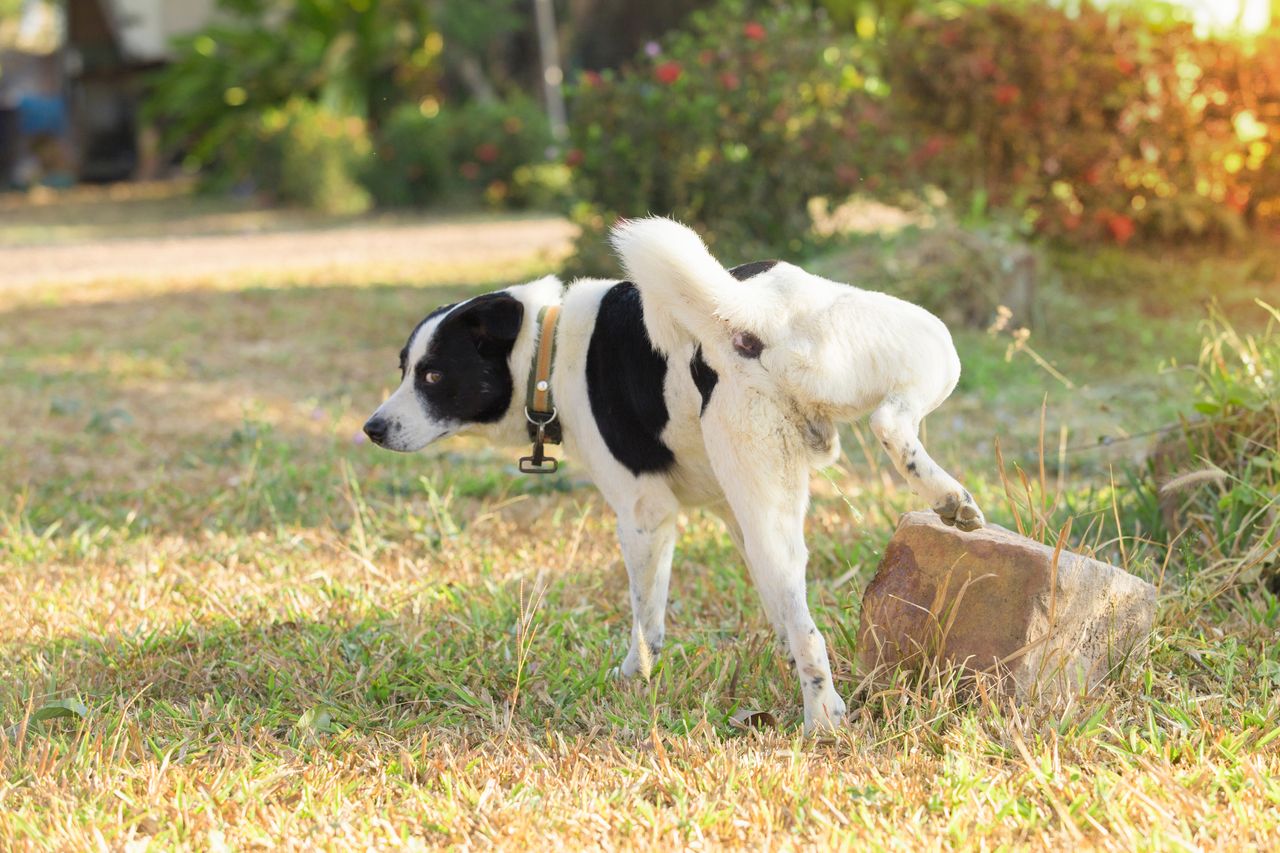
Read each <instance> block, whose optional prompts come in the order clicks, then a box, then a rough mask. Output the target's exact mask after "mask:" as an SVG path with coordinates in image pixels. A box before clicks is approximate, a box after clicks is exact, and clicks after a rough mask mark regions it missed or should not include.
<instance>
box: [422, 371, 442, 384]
mask: <svg viewBox="0 0 1280 853" xmlns="http://www.w3.org/2000/svg"><path fill="white" fill-rule="evenodd" d="M443 378H444V374H442V373H441V372H440V371H438V370H428V371H427V372H426V373H424V374H422V381H423V382H425V383H427V384H428V385H435V384H436V383H437V382H439V381H440V380H441V379H443Z"/></svg>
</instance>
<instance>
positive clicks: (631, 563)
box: [614, 478, 680, 678]
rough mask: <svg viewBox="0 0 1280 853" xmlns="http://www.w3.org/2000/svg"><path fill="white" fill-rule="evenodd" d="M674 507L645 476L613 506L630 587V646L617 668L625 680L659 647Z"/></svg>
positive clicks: (673, 532) (668, 492) (672, 549)
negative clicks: (632, 494) (629, 496)
mask: <svg viewBox="0 0 1280 853" xmlns="http://www.w3.org/2000/svg"><path fill="white" fill-rule="evenodd" d="M679 506H680V505H679V502H678V501H677V500H676V497H675V495H673V494H672V493H671V490H670V489H668V488H667V487H666V485H665V484H663V483H660V482H659V481H657V479H656V478H650V480H649V482H643V481H642V482H641V484H640V485H639V487H638V488H637V489H636V491H635V499H634V501H633V502H630V503H629V504H624V505H622V506H615V508H614V509H615V512H617V514H618V541H619V542H620V543H621V544H622V558H623V560H624V561H625V562H626V564H627V577H628V578H629V579H630V586H631V614H632V627H631V648H630V649H629V650H628V652H627V657H626V659H625V660H624V661H623V662H622V668H621V670H620V672H621V673H622V675H624V676H626V677H628V678H630V677H631V676H633V675H635V674H636V673H637V672H640V671H641V670H642V669H644V668H646V667H647V664H646V663H645V657H646V656H647V658H648V663H650V664H651V663H652V662H653V660H654V659H655V658H656V657H657V656H658V652H659V651H661V649H662V641H663V637H664V634H665V620H666V612H667V592H668V588H669V586H670V583H671V558H672V555H673V553H674V552H675V546H676V514H677V511H678V510H679Z"/></svg>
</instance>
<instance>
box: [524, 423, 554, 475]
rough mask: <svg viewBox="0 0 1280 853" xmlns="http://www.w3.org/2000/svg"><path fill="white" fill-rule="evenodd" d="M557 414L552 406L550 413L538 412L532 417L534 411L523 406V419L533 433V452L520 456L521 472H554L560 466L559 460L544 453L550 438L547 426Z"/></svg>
mask: <svg viewBox="0 0 1280 853" xmlns="http://www.w3.org/2000/svg"><path fill="white" fill-rule="evenodd" d="M558 414H559V412H557V411H556V409H555V408H554V407H553V408H552V409H551V413H550V414H547V413H546V412H538V413H537V417H534V413H533V412H531V411H530V410H529V407H528V406H525V409H524V416H525V420H527V421H528V422H529V431H530V432H531V433H533V435H532V439H533V454H532V455H531V456H521V457H520V473H521V474H554V473H555V472H556V469H558V468H559V467H560V462H559V460H557V459H556V458H555V457H553V456H547V455H546V447H545V445H546V444H547V443H548V442H549V441H551V440H552V439H551V437H549V436H548V435H547V427H548V426H550V425H551V424H552V422H554V421H555V419H556V416H557V415H558Z"/></svg>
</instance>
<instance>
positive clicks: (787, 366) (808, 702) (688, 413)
mask: <svg viewBox="0 0 1280 853" xmlns="http://www.w3.org/2000/svg"><path fill="white" fill-rule="evenodd" d="M611 241H612V244H613V247H614V249H615V251H616V253H617V255H618V257H619V259H620V261H621V262H622V266H623V268H624V269H625V271H626V273H627V280H622V281H617V280H604V279H579V280H577V281H575V282H574V283H573V284H572V285H570V286H569V287H567V288H566V287H565V286H564V285H563V284H562V283H561V281H560V280H559V279H557V278H555V277H547V278H543V279H540V280H538V281H534V282H531V283H529V284H523V285H518V286H513V287H509V288H506V289H505V290H500V291H497V292H494V293H488V294H484V295H482V296H477V297H474V298H472V299H468V300H465V301H463V302H459V303H456V304H452V305H446V306H444V307H442V308H438V309H436V310H435V311H433V312H432V313H431V314H429V315H427V317H426V318H425V319H424V320H422V322H420V323H419V324H418V325H417V327H416V328H414V330H413V332H412V333H411V334H410V335H409V339H408V342H407V343H406V344H405V346H404V349H403V350H402V351H401V353H400V370H401V382H400V385H399V386H398V387H397V388H396V390H395V391H394V392H393V393H392V394H391V396H390V397H389V398H388V399H387V400H386V401H385V402H384V403H383V404H382V405H381V406H379V407H378V408H377V410H376V411H375V412H374V413H373V415H372V416H371V417H370V418H369V420H368V422H367V423H366V424H365V425H364V431H365V433H366V434H367V435H368V436H369V438H370V439H371V440H372V441H373V442H374V443H376V444H378V445H379V446H381V447H384V448H387V449H390V450H396V451H403V452H412V451H416V450H419V449H421V448H423V447H425V446H427V445H428V444H431V443H432V442H434V441H438V440H439V439H442V438H445V437H447V436H450V435H454V434H457V433H461V432H467V433H472V434H480V435H482V436H485V437H487V438H488V439H490V440H492V441H493V442H495V443H499V444H505V445H512V444H518V443H521V442H522V441H530V440H531V441H532V442H533V444H534V449H533V454H532V455H531V456H528V457H524V458H523V459H522V460H521V468H522V470H529V471H541V470H547V468H546V466H547V463H548V460H547V457H546V455H545V450H544V445H545V444H546V443H547V442H551V441H562V442H563V445H564V449H565V452H566V453H567V454H568V455H569V456H572V457H574V458H575V459H577V460H579V462H580V463H581V464H582V465H583V467H584V468H585V469H586V471H587V473H588V475H589V476H590V477H591V479H592V481H593V482H594V483H595V484H596V485H597V487H598V488H599V490H600V492H601V493H602V494H603V496H604V498H605V500H606V501H607V502H608V503H609V505H610V507H612V508H613V510H614V512H615V513H616V515H617V532H618V539H619V542H620V544H621V548H622V555H623V559H624V562H625V563H626V567H627V574H628V578H629V581H630V592H631V607H632V615H633V623H632V631H631V642H630V648H629V649H628V651H627V654H626V657H625V659H624V660H623V661H622V664H621V666H620V667H619V672H620V674H621V675H622V676H624V677H630V676H633V675H634V674H635V673H636V672H638V671H640V670H641V668H642V666H644V667H647V666H648V662H649V661H651V660H653V659H654V658H656V656H657V655H658V653H659V651H660V649H661V647H662V643H663V639H664V617H665V611H666V606H667V591H668V584H669V581H670V577H671V562H672V554H673V552H674V549H675V544H676V535H677V529H676V528H677V517H678V514H679V511H680V509H681V508H682V507H688V506H703V507H706V508H708V509H710V510H711V511H712V512H714V513H715V514H716V515H718V516H719V517H720V518H721V519H723V521H724V523H725V525H726V527H727V529H728V533H729V536H730V538H731V539H732V540H733V542H734V543H735V545H736V546H737V547H738V550H739V552H740V553H741V554H742V555H743V557H744V558H745V562H746V564H747V567H748V571H749V573H750V575H751V578H752V580H753V582H754V583H755V585H756V588H757V590H758V591H759V594H760V598H761V601H762V603H763V606H764V611H765V614H766V615H767V617H768V618H769V621H770V623H771V624H772V625H773V627H774V629H775V631H776V632H777V635H778V638H779V640H780V643H781V644H782V646H783V647H784V648H785V649H786V650H787V652H788V653H789V655H790V658H791V661H792V665H793V666H794V667H795V670H796V672H797V675H798V676H799V679H800V684H801V693H802V696H803V700H804V729H805V732H806V733H813V732H816V731H829V730H832V729H834V728H835V727H837V726H838V725H839V724H840V722H841V720H842V718H843V717H844V714H845V704H844V701H843V700H842V699H841V697H840V695H839V694H838V693H837V691H836V689H835V686H834V683H833V681H832V677H831V666H830V663H829V660H828V657H827V649H826V641H825V640H824V639H823V637H822V634H821V633H820V632H819V631H818V628H817V626H816V625H815V624H814V622H813V619H812V617H811V616H810V613H809V607H808V604H807V601H806V593H805V565H806V562H807V559H808V551H807V549H806V546H805V541H804V515H805V511H806V509H807V507H808V501H809V488H808V487H809V473H810V471H811V469H813V468H815V467H822V466H825V465H828V464H830V463H832V462H833V461H834V460H835V459H836V458H837V457H838V456H839V453H840V445H839V434H838V432H837V429H836V425H837V424H838V423H841V422H850V421H854V420H856V419H858V418H860V417H862V416H864V415H866V414H870V416H871V419H870V420H871V428H872V430H873V432H874V433H875V435H876V437H877V438H878V439H879V441H880V442H881V444H882V445H883V446H884V449H885V451H886V452H887V453H888V454H889V457H890V458H891V459H892V461H893V464H894V465H895V467H896V468H897V469H898V471H899V472H900V473H901V474H902V476H903V477H904V478H905V479H906V481H907V482H908V483H909V484H910V485H911V487H912V488H913V490H915V491H916V492H917V493H919V494H920V495H922V496H923V497H924V498H926V499H927V500H928V501H929V502H930V504H931V505H932V507H933V508H934V510H935V511H937V512H938V514H939V515H940V516H941V518H942V519H943V521H944V522H946V523H948V524H952V525H955V526H957V527H959V528H960V529H963V530H973V529H975V528H977V527H980V526H981V525H982V524H983V523H984V519H983V516H982V512H981V511H980V510H979V509H978V507H977V505H976V504H975V503H974V501H973V498H972V497H971V496H970V494H969V493H968V492H967V491H965V489H964V488H963V487H962V486H961V485H960V484H959V483H958V482H957V481H956V480H955V479H954V478H952V477H951V476H950V475H949V474H947V473H946V472H945V471H944V470H943V469H942V468H941V467H940V466H938V465H937V463H935V462H934V461H933V460H932V459H930V458H929V456H928V454H927V453H926V452H925V449H924V447H923V446H922V445H921V443H920V440H919V438H918V433H919V426H920V420H921V419H922V418H923V417H924V416H925V415H926V414H927V413H929V412H931V411H933V410H934V409H935V408H937V407H938V406H939V405H940V404H941V403H942V402H943V401H944V400H945V399H946V398H947V397H948V396H949V395H950V393H951V391H952V390H953V389H954V388H955V385H956V382H957V380H958V378H959V375H960V361H959V357H958V356H957V354H956V351H955V347H954V346H953V344H952V342H951V335H950V333H949V332H948V331H947V328H946V326H945V325H944V324H943V323H942V321H940V320H938V319H937V318H936V317H934V316H933V315H932V314H930V313H929V312H927V311H925V310H924V309H923V308H920V307H917V306H915V305H912V304H910V303H907V302H904V301H902V300H900V299H897V298H895V297H892V296H888V295H886V294H883V293H877V292H873V291H866V290H860V289H858V288H855V287H853V286H850V285H846V284H839V283H836V282H833V281H829V280H826V279H823V278H820V277H818V276H815V275H812V274H810V273H807V272H805V271H804V270H802V269H800V268H798V267H796V266H793V265H791V264H788V263H785V262H781V261H761V262H755V263H749V264H744V265H742V266H738V267H734V268H732V269H726V268H725V267H724V266H722V265H721V264H720V263H719V262H718V261H717V260H716V259H715V258H714V257H713V256H712V255H711V253H710V252H709V251H708V250H707V248H706V246H705V244H704V243H703V242H702V239H701V238H700V237H699V236H698V235H697V234H696V233H695V232H694V231H692V230H691V229H689V228H687V227H685V226H683V225H681V224H679V223H677V222H675V221H673V220H670V219H662V218H648V219H640V220H624V221H622V222H620V223H619V224H618V225H617V226H616V227H615V228H614V230H613V231H612V233H611ZM550 312H554V315H551V314H550ZM549 316H553V317H554V319H552V320H551V321H550V322H548V317H549ZM526 377H527V382H526V381H525V379H526ZM552 401H553V402H552ZM550 464H551V466H552V467H554V465H555V462H554V461H551V463H550Z"/></svg>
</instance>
